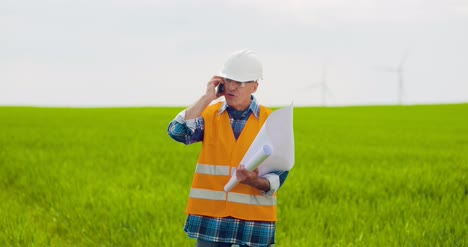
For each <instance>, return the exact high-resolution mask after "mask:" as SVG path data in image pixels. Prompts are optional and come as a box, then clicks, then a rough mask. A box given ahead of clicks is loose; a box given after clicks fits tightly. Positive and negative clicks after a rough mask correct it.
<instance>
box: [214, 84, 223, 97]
mask: <svg viewBox="0 0 468 247" xmlns="http://www.w3.org/2000/svg"><path fill="white" fill-rule="evenodd" d="M223 92H224V84H223V83H220V84H219V85H218V88H217V89H216V95H217V96H221V95H222V94H223Z"/></svg>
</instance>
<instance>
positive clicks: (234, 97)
mask: <svg viewBox="0 0 468 247" xmlns="http://www.w3.org/2000/svg"><path fill="white" fill-rule="evenodd" d="M257 87H258V83H257V82H255V81H252V82H238V81H233V80H230V79H227V78H225V79H224V98H226V103H227V104H228V105H229V106H230V107H233V108H234V109H236V110H238V111H242V110H245V109H247V108H248V107H249V105H250V96H251V95H252V94H253V93H255V92H256V91H257Z"/></svg>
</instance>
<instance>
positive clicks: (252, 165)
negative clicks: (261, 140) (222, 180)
mask: <svg viewBox="0 0 468 247" xmlns="http://www.w3.org/2000/svg"><path fill="white" fill-rule="evenodd" d="M272 153H273V149H272V148H271V146H270V145H263V147H262V148H260V149H259V150H257V152H256V153H255V154H254V156H253V157H252V158H251V159H250V160H249V161H248V162H247V163H246V164H244V166H245V169H246V170H247V171H249V172H251V171H253V170H255V169H256V168H257V167H258V166H259V165H260V164H261V163H262V162H263V161H264V160H265V159H266V158H268V157H269V156H270V155H271V154H272ZM237 184H239V181H237V177H236V173H233V174H232V177H231V179H230V180H229V182H228V183H227V184H226V185H225V186H224V191H225V192H229V191H231V190H232V189H233V188H234V187H235V186H236V185H237Z"/></svg>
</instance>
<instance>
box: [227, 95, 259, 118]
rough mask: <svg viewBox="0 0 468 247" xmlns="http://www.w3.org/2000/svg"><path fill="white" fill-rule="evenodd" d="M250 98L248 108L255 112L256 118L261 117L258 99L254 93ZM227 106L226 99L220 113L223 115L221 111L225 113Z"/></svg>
mask: <svg viewBox="0 0 468 247" xmlns="http://www.w3.org/2000/svg"><path fill="white" fill-rule="evenodd" d="M250 99H251V102H250V106H249V108H248V109H250V110H251V111H252V112H253V114H254V116H255V117H256V118H259V117H258V116H259V115H260V105H259V104H257V100H256V99H255V97H254V96H253V95H251V96H250ZM227 107H228V104H227V103H226V101H224V103H223V106H221V109H219V112H218V115H221V113H223V112H224V111H225V110H226V109H227Z"/></svg>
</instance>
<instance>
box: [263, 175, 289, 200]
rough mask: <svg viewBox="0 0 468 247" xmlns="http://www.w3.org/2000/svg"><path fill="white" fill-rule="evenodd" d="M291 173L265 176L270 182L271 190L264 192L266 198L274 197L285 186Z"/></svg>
mask: <svg viewBox="0 0 468 247" xmlns="http://www.w3.org/2000/svg"><path fill="white" fill-rule="evenodd" d="M288 174H289V171H275V172H271V173H267V174H265V175H263V177H264V178H266V179H268V181H269V182H270V190H269V191H266V192H264V193H263V194H264V195H266V196H272V195H274V194H275V193H276V192H277V191H278V190H279V189H280V188H281V186H282V185H283V184H284V181H285V180H286V178H287V177H288Z"/></svg>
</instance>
